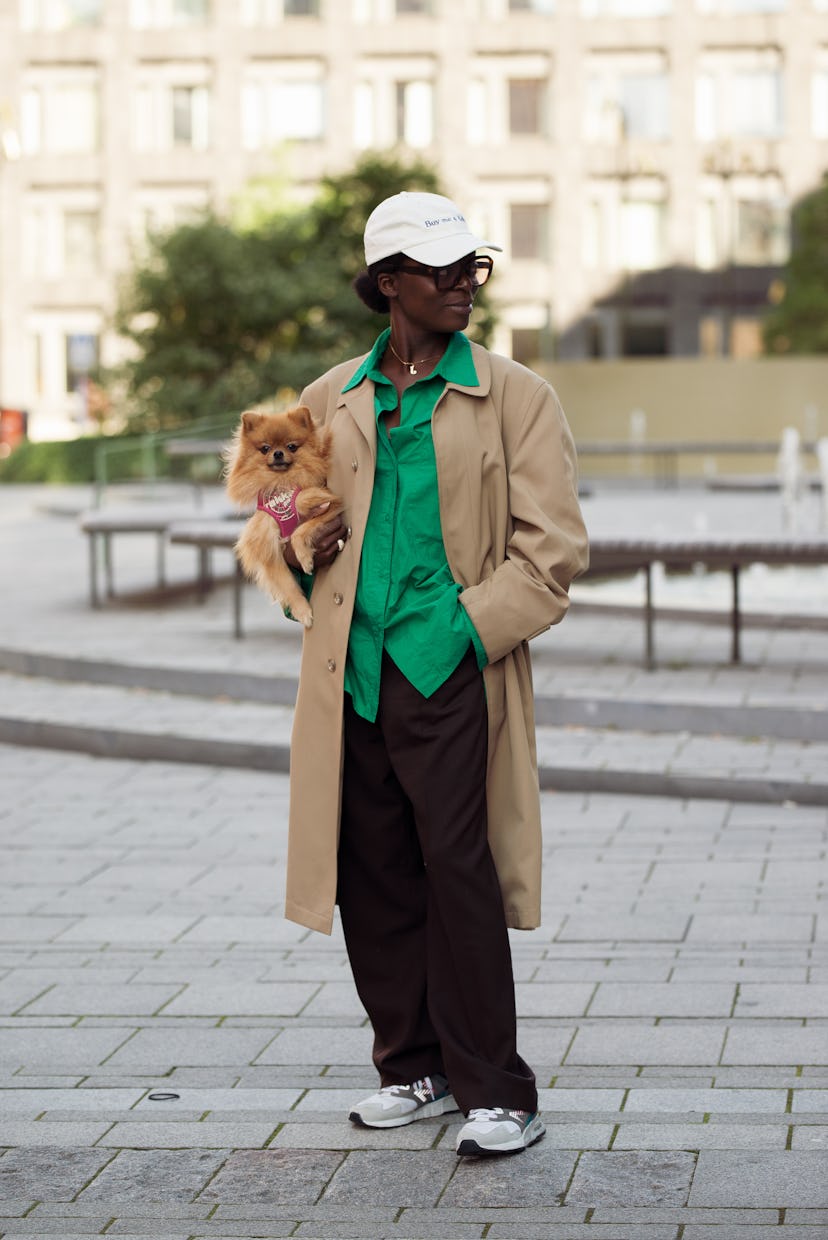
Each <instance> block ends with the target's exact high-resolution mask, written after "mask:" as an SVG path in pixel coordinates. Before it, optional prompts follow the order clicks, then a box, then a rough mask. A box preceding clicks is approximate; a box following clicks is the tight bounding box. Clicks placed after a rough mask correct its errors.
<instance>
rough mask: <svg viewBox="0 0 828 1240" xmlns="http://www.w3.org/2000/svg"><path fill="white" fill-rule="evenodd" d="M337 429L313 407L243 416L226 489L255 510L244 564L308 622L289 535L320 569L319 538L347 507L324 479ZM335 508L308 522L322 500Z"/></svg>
mask: <svg viewBox="0 0 828 1240" xmlns="http://www.w3.org/2000/svg"><path fill="white" fill-rule="evenodd" d="M330 455H331V432H330V431H329V430H327V429H321V428H319V427H317V426H315V425H314V422H313V418H312V417H311V413H310V410H309V409H307V408H305V406H304V405H300V406H299V408H298V409H289V410H287V411H286V412H279V413H277V412H275V411H274V410H273V409H271V408H269V407H268V406H267V405H260V406H257V407H256V408H255V409H249V410H248V411H247V412H246V413H243V414H242V417H241V422H240V423H239V426H238V428H237V430H236V433H235V436H234V438H233V442H232V444H231V446H230V448H229V450H228V452H227V457H226V471H225V474H226V484H227V494H228V495H229V497H230V499H231V500H233V502H234V503H235V504H238V505H239V507H245V508H250V507H252V506H253V504H255V505H256V511H255V512H254V513H253V515H252V516H251V517H250V519H249V521H248V522H247V524H246V525H245V527H244V529H243V531H242V533H241V537H240V538H239V540H238V542H237V543H236V551H237V553H238V557H239V560H240V562H241V565H242V568H243V569H244V571H245V572H246V573H247V575H248V576H249V577H252V578H253V579H254V581H256V583H257V584H258V585H259V586H261V588H262V589H263V590H265V591H266V592H267V593H269V594H270V595H271V596H272V597H273V598H274V599H275V600H276V602H277V603H279V604H280V606H281V607H282V608H287V609H289V610H290V613H291V615H292V616H294V617H295V618H296V619H297V620H299V621H300V622H301V623H302V624H303V625H304V626H305V628H307V629H309V628H310V627H311V625H312V624H313V612H312V610H311V606H310V603H309V602H308V600H307V599H306V598H305V596H304V594H303V593H302V590H301V589H300V587H299V583H298V582H297V580H296V578H295V577H294V575H293V573H292V572H291V570H290V568H289V566H288V565H287V564H286V563H285V558H284V550H283V544H284V543H285V542H287V541H288V540H290V543H291V545H292V547H293V549H294V551H295V553H296V558H297V559H298V561H299V563H300V564H301V565H302V568H303V570H304V571H305V572H306V573H309V572H311V571H312V570H313V547H314V536H315V535H316V532H317V530H318V529H319V527H320V525H323V524H324V523H325V522H326V521H330V520H331V518H332V517H335V516H336V515H337V514H338V513H340V512H341V511H342V507H343V505H342V501H341V500H340V499H339V497H338V496H336V495H334V494H333V492H332V491H329V490H328V488H327V486H326V485H325V482H326V479H327V476H328V468H329V464H330ZM326 502H327V503H328V504H329V505H330V506H329V507H328V509H327V510H326V511H325V512H324V513H323V514H322V515H321V516H317V517H311V518H310V519H309V520H305V518H306V517H307V514H308V512H310V510H311V509H312V508H316V507H318V506H319V505H320V504H324V503H326Z"/></svg>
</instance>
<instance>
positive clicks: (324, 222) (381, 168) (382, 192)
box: [115, 155, 492, 430]
mask: <svg viewBox="0 0 828 1240" xmlns="http://www.w3.org/2000/svg"><path fill="white" fill-rule="evenodd" d="M401 189H417V190H427V191H430V192H439V185H438V182H437V178H436V176H435V173H434V172H433V170H432V169H430V168H429V167H428V166H427V165H425V164H422V163H420V162H416V163H413V164H405V163H403V162H401V161H400V160H398V159H395V158H388V157H385V156H379V155H367V156H365V157H364V158H363V159H362V160H361V161H360V162H359V163H358V164H357V165H356V167H355V168H354V169H353V170H352V171H350V172H348V173H346V174H343V175H339V176H328V177H325V178H324V179H323V181H322V182H321V185H320V188H319V192H318V195H317V197H316V199H315V200H314V201H313V203H311V205H310V206H309V207H307V208H305V209H302V210H291V209H290V208H288V207H284V206H278V205H277V206H276V207H275V208H274V210H273V212H272V213H270V212H268V211H263V210H262V208H261V204H262V202H267V194H266V193H263V192H262V185H261V184H258V185H256V186H254V187H252V189H251V193H253V194H254V195H255V203H253V205H252V207H251V202H249V201H246V199H245V197H244V196H242V198H241V199H240V201H239V203H237V204H236V207H235V209H234V213H233V215H232V216H231V217H230V218H229V219H222V218H220V217H219V216H217V215H216V214H213V213H209V214H207V215H205V216H204V218H202V219H200V220H198V221H196V222H194V223H191V224H186V225H184V226H182V227H179V228H177V229H175V230H174V231H172V232H168V233H164V234H158V235H153V236H150V238H149V239H148V243H149V250H148V253H147V255H146V257H145V258H144V259H143V260H142V261H141V262H140V263H139V264H138V265H137V267H136V268H135V269H134V270H133V271H132V272H131V273H130V275H129V276H128V277H127V280H126V282H125V285H124V287H123V290H122V294H121V297H120V300H119V305H118V310H117V314H116V320H115V325H116V329H117V330H118V332H119V333H120V334H121V335H122V336H123V337H124V338H125V339H126V340H128V341H129V343H130V345H131V356H130V358H129V360H128V361H126V362H125V363H124V364H123V366H122V367H121V369H120V378H121V380H122V382H123V387H124V390H125V393H126V398H127V404H128V422H129V426H130V429H132V430H156V429H174V428H176V427H180V426H183V425H186V424H187V423H189V422H191V421H193V420H195V419H205V418H209V419H212V420H215V421H220V420H222V419H225V418H226V420H227V423H228V425H230V424H231V423H232V421H234V420H235V417H236V416H237V414H238V412H239V411H240V410H241V409H244V408H246V407H248V406H249V405H251V404H254V403H256V402H257V401H259V400H262V399H264V398H266V397H271V396H273V395H274V393H276V392H278V391H279V390H281V389H291V390H293V391H298V390H299V389H301V388H302V387H303V386H304V385H305V384H306V383H307V382H308V381H309V380H311V379H312V378H314V377H315V376H316V375H318V374H321V373H322V372H323V371H324V370H326V369H327V368H328V367H329V366H331V365H333V364H334V363H336V362H338V361H342V360H343V359H344V358H347V357H350V356H353V355H354V354H357V353H361V352H364V351H365V350H367V349H368V348H370V347H371V344H372V342H373V340H374V338H375V336H376V334H377V331H378V329H379V327H380V326H381V325H382V320H381V319H379V318H378V317H377V315H375V314H372V313H371V311H370V310H368V309H367V308H366V307H365V306H363V304H362V303H361V302H360V301H359V299H358V298H357V297H356V295H355V294H354V292H353V290H352V288H351V282H352V280H353V278H354V276H355V275H356V274H357V273H358V272H359V271H360V270H361V269H362V268H363V266H364V255H363V249H362V233H363V228H364V225H365V220H366V218H367V216H368V214H369V213H370V212H371V210H373V208H374V207H375V206H376V205H377V203H378V202H380V201H381V200H382V199H383V198H386V197H387V196H388V195H389V194H394V193H397V192H398V191H399V190H401ZM273 201H274V203H278V202H280V201H281V196H280V195H278V194H277V193H274V195H273ZM476 317H477V323H478V326H477V331H478V334H479V335H481V336H482V337H483V338H484V339H485V338H487V336H488V334H489V332H490V330H491V322H492V320H491V314H490V312H489V311H488V310H487V309H486V308H485V303H484V302H482V301H481V313H479V314H478V316H476Z"/></svg>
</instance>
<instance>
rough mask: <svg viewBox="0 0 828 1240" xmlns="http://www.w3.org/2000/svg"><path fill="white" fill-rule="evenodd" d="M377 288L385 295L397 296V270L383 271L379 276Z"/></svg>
mask: <svg viewBox="0 0 828 1240" xmlns="http://www.w3.org/2000/svg"><path fill="white" fill-rule="evenodd" d="M377 288H378V289H379V291H380V292H381V293H382V295H383V297H396V296H397V273H396V271H381V272H380V273H379V275H378V276H377Z"/></svg>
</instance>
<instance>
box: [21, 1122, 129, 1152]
mask: <svg viewBox="0 0 828 1240" xmlns="http://www.w3.org/2000/svg"><path fill="white" fill-rule="evenodd" d="M111 1127H112V1124H111V1122H110V1121H109V1120H98V1121H96V1122H93V1121H91V1120H83V1121H78V1120H75V1121H73V1122H68V1123H59V1122H58V1123H56V1122H53V1121H50V1120H20V1119H18V1120H9V1121H6V1120H3V1119H0V1146H17V1147H20V1148H23V1147H31V1146H59V1145H65V1146H71V1147H75V1146H85V1145H95V1144H96V1142H98V1141H100V1140H101V1138H102V1137H103V1136H104V1134H105V1133H106V1132H107V1131H108V1130H109V1129H110V1128H111Z"/></svg>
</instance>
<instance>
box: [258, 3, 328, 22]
mask: <svg viewBox="0 0 828 1240" xmlns="http://www.w3.org/2000/svg"><path fill="white" fill-rule="evenodd" d="M320 8H321V6H320V0H242V4H241V22H242V25H243V26H275V25H277V23H279V22H281V21H284V20H285V19H286V18H288V17H319V16H320Z"/></svg>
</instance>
